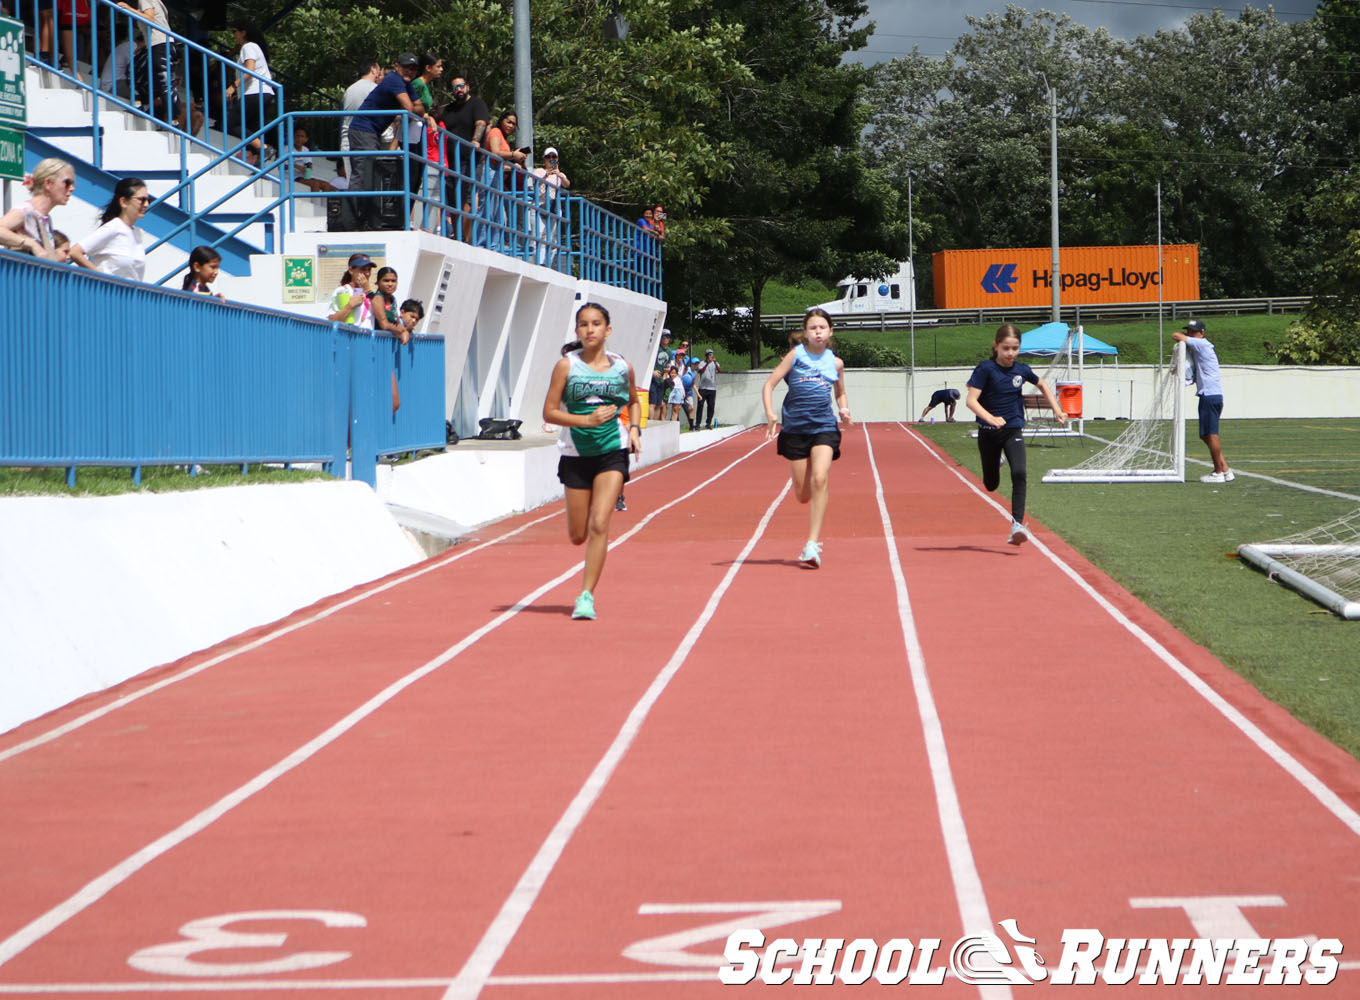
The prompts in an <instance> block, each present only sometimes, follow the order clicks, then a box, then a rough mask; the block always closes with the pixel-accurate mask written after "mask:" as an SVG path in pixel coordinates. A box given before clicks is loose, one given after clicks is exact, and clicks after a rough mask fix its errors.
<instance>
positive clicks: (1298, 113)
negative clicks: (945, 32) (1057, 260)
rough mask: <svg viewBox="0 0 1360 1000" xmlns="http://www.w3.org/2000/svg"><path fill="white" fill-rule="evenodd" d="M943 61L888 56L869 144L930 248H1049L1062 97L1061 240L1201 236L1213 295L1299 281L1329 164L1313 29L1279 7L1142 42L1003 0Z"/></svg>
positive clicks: (1204, 281) (1206, 286)
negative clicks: (910, 192) (910, 185)
mask: <svg viewBox="0 0 1360 1000" xmlns="http://www.w3.org/2000/svg"><path fill="white" fill-rule="evenodd" d="M970 26H971V29H972V30H971V31H970V32H969V34H967V35H965V36H964V37H962V38H960V39H959V41H958V42H957V43H956V44H955V46H954V48H953V51H952V52H951V53H950V54H949V55H948V56H947V57H945V58H944V59H941V60H933V59H927V58H925V57H923V56H921V55H920V54H919V53H914V54H913V55H911V56H909V57H907V58H906V59H902V60H897V61H895V62H894V63H890V64H887V65H885V66H883V67H881V68H880V70H879V75H878V77H877V79H876V81H875V85H874V86H873V88H872V89H871V91H870V100H871V103H873V105H874V108H875V112H874V117H873V118H872V120H871V124H870V128H869V130H868V131H867V133H866V139H865V145H866V150H867V151H868V155H870V157H871V159H872V161H873V162H874V163H875V164H876V165H878V166H880V167H882V168H883V169H884V170H886V171H887V172H888V174H889V176H890V177H892V178H894V180H895V181H896V182H897V183H899V184H900V181H901V178H902V177H903V176H904V175H905V174H906V172H908V171H910V172H911V174H912V177H913V179H914V180H915V181H916V190H917V191H919V192H920V195H921V197H920V206H921V210H920V215H919V216H918V217H923V218H925V219H926V220H928V221H929V223H930V225H929V233H930V235H929V236H928V237H927V239H926V240H924V241H923V243H922V248H923V249H925V250H928V251H930V250H944V249H972V248H984V247H1010V246H1045V245H1047V243H1048V237H1049V208H1050V206H1049V193H1048V192H1049V184H1048V156H1049V153H1048V139H1049V122H1048V102H1047V91H1048V87H1049V86H1050V85H1051V86H1052V87H1053V89H1054V90H1055V91H1056V93H1057V97H1058V119H1059V122H1058V149H1059V179H1060V189H1061V191H1060V201H1059V207H1060V219H1061V239H1062V242H1063V244H1064V245H1067V246H1080V245H1110V244H1123V243H1148V242H1152V241H1153V239H1154V238H1155V237H1156V234H1157V231H1158V218H1157V213H1156V210H1155V190H1156V187H1157V184H1158V182H1159V181H1160V183H1161V186H1162V190H1163V217H1162V220H1161V221H1162V227H1161V228H1162V234H1163V237H1164V239H1165V240H1166V241H1167V242H1191V243H1198V244H1200V260H1201V288H1202V293H1203V294H1204V295H1205V296H1206V297H1211V296H1222V295H1235V296H1243V295H1258V294H1286V293H1292V292H1297V291H1298V290H1299V289H1300V286H1301V285H1302V284H1303V283H1304V282H1305V280H1306V279H1305V276H1306V274H1307V273H1308V267H1309V261H1310V259H1311V258H1310V254H1309V252H1308V247H1309V239H1310V238H1309V236H1308V233H1307V230H1306V228H1305V226H1304V222H1303V213H1302V206H1303V204H1304V202H1305V200H1306V198H1307V196H1308V194H1309V192H1310V191H1311V190H1312V188H1313V187H1314V186H1315V185H1316V183H1317V180H1318V179H1319V177H1320V176H1324V175H1325V172H1326V170H1327V169H1328V167H1329V166H1330V164H1328V163H1327V162H1325V151H1323V150H1322V149H1320V148H1319V146H1318V145H1317V143H1315V142H1313V141H1311V140H1312V138H1313V137H1315V134H1316V132H1315V128H1314V123H1316V122H1319V121H1325V120H1327V118H1328V110H1327V106H1326V104H1325V102H1323V101H1321V100H1320V97H1319V94H1318V93H1317V90H1316V87H1315V86H1314V84H1315V82H1316V81H1317V79H1319V78H1318V77H1317V75H1316V73H1315V71H1316V70H1317V69H1318V68H1319V62H1320V55H1319V37H1320V36H1319V31H1318V27H1317V25H1316V24H1314V23H1313V22H1299V23H1294V24H1285V23H1282V22H1280V21H1279V20H1278V19H1277V18H1276V17H1275V15H1274V14H1273V13H1272V12H1270V11H1268V10H1267V11H1261V10H1255V9H1248V10H1246V11H1244V12H1242V14H1241V15H1240V16H1238V17H1236V18H1229V17H1227V16H1225V15H1224V14H1222V13H1221V12H1214V13H1213V14H1208V15H1199V14H1196V15H1193V16H1192V17H1190V18H1189V19H1188V20H1187V22H1186V25H1185V27H1184V28H1181V29H1177V30H1175V31H1163V32H1158V33H1157V34H1156V35H1153V36H1150V37H1143V38H1139V39H1137V40H1135V41H1133V42H1122V41H1118V40H1115V39H1113V38H1111V37H1110V36H1109V35H1108V34H1107V33H1105V32H1104V31H1101V30H1092V29H1089V28H1085V27H1083V26H1081V25H1076V24H1073V23H1072V22H1071V20H1070V19H1069V18H1067V17H1065V16H1060V15H1056V14H1051V13H1048V12H1045V11H1040V12H1038V13H1033V14H1031V13H1029V12H1027V11H1025V10H1022V9H1020V8H1018V7H1014V6H1012V7H1008V8H1007V9H1006V11H1005V12H1003V13H994V14H989V15H987V16H985V17H980V18H972V19H970Z"/></svg>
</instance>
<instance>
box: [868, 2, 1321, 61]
mask: <svg viewBox="0 0 1360 1000" xmlns="http://www.w3.org/2000/svg"><path fill="white" fill-rule="evenodd" d="M868 3H869V18H870V20H872V21H873V22H874V23H875V24H876V25H877V26H878V27H877V30H875V32H874V34H873V37H871V38H870V39H869V45H868V47H867V49H865V50H862V51H861V52H859V53H857V57H858V59H859V60H860V61H863V62H869V63H875V62H885V61H887V60H889V59H894V58H896V57H898V56H902V55H905V54H906V53H908V52H910V51H911V50H912V47H913V46H919V47H920V49H921V52H922V53H923V54H925V55H928V56H941V55H944V53H946V52H947V51H949V49H950V48H951V47H952V46H953V44H954V40H955V39H956V38H958V37H959V36H960V35H962V34H966V33H967V31H968V22H967V21H966V20H965V16H966V15H968V14H973V15H981V14H986V13H987V12H988V11H993V10H996V11H1000V10H1005V9H1006V3H1005V0H952V2H950V0H946V2H943V3H942V2H940V0H868ZM1016 6H1019V7H1024V8H1026V9H1028V10H1054V11H1059V12H1061V13H1064V14H1067V15H1069V16H1070V17H1071V18H1072V20H1073V21H1075V22H1077V23H1078V24H1085V25H1087V26H1089V27H1092V28H1098V27H1105V28H1108V29H1109V30H1110V33H1111V34H1112V35H1114V36H1116V37H1118V38H1136V37H1138V36H1139V35H1150V34H1152V33H1153V32H1155V31H1157V30H1158V29H1159V28H1176V27H1178V26H1179V25H1181V24H1183V23H1184V21H1185V19H1186V18H1187V17H1189V16H1190V15H1192V14H1194V13H1195V12H1196V11H1200V10H1213V9H1214V6H1215V5H1214V4H1213V3H1212V2H1210V0H1183V2H1180V3H1174V2H1169V0H1045V2H1039V0H1034V2H1021V3H1017V4H1016ZM1219 6H1221V7H1222V9H1223V11H1224V12H1225V13H1228V14H1232V15H1235V14H1237V13H1238V12H1240V11H1241V10H1242V9H1243V7H1245V6H1246V4H1245V3H1243V2H1242V0H1234V2H1230V3H1224V4H1221V5H1219ZM1252 6H1255V7H1264V6H1266V4H1265V3H1256V4H1252ZM1316 8H1317V3H1315V2H1313V0H1279V2H1278V3H1277V4H1276V6H1275V13H1276V15H1277V16H1279V18H1280V20H1282V21H1301V20H1306V19H1307V18H1309V17H1311V16H1312V15H1313V11H1314V10H1315V9H1316Z"/></svg>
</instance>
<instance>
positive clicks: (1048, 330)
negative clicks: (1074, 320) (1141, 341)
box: [1020, 323, 1119, 355]
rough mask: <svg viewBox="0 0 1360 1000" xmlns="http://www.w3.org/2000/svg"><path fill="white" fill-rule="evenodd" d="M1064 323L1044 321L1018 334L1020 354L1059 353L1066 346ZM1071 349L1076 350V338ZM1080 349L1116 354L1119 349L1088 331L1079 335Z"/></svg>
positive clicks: (1088, 351) (1065, 325) (1095, 352)
mask: <svg viewBox="0 0 1360 1000" xmlns="http://www.w3.org/2000/svg"><path fill="white" fill-rule="evenodd" d="M1067 331H1068V326H1067V324H1066V323H1045V324H1044V325H1043V326H1039V327H1035V328H1034V329H1033V330H1030V331H1029V332H1027V333H1022V334H1021V335H1020V353H1021V354H1060V353H1062V352H1063V351H1064V350H1066V348H1067ZM1072 351H1073V353H1075V352H1076V351H1077V338H1076V337H1073V338H1072ZM1081 351H1082V353H1083V354H1113V355H1117V354H1118V353H1119V349H1118V348H1116V347H1113V346H1111V345H1110V344H1107V343H1105V341H1103V340H1097V339H1096V338H1095V337H1092V336H1091V335H1090V334H1089V333H1084V334H1082V336H1081Z"/></svg>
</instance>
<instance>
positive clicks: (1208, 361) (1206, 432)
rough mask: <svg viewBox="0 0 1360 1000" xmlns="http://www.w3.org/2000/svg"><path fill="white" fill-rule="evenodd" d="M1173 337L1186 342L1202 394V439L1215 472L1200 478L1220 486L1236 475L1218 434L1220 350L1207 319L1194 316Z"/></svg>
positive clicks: (1193, 377)
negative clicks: (1208, 332)
mask: <svg viewBox="0 0 1360 1000" xmlns="http://www.w3.org/2000/svg"><path fill="white" fill-rule="evenodd" d="M1171 339H1172V340H1178V341H1180V342H1181V343H1182V344H1184V345H1185V357H1186V359H1187V360H1188V361H1189V362H1190V372H1189V376H1188V377H1189V378H1190V380H1191V381H1193V382H1194V383H1195V395H1197V396H1198V397H1199V439H1200V440H1201V441H1203V442H1204V443H1205V445H1206V446H1207V447H1208V449H1209V457H1210V458H1211V459H1213V462H1214V471H1213V472H1210V473H1208V474H1207V475H1203V476H1200V477H1199V481H1200V482H1201V483H1210V484H1211V485H1218V484H1220V483H1230V482H1232V481H1233V480H1234V479H1236V478H1237V477H1236V476H1235V475H1233V470H1232V469H1230V468H1228V460H1227V459H1226V458H1224V457H1223V444H1222V442H1221V441H1220V440H1219V437H1218V420H1219V417H1220V415H1222V413H1223V379H1222V377H1221V376H1220V374H1219V370H1218V352H1217V351H1215V350H1214V345H1213V344H1212V343H1210V342H1209V338H1208V337H1207V336H1205V329H1204V320H1202V319H1192V320H1190V321H1189V322H1188V323H1186V324H1185V330H1184V331H1180V330H1178V331H1176V332H1175V333H1173V334H1172V335H1171Z"/></svg>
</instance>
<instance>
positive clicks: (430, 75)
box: [411, 52, 444, 114]
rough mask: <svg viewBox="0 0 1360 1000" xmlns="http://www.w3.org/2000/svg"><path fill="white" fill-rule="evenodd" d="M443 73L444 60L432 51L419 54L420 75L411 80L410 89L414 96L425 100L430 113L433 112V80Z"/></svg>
mask: <svg viewBox="0 0 1360 1000" xmlns="http://www.w3.org/2000/svg"><path fill="white" fill-rule="evenodd" d="M443 75H444V60H443V59H440V58H439V57H438V56H437V55H435V54H434V53H433V52H422V53H421V54H420V75H418V76H417V77H416V78H415V79H414V80H412V81H411V89H412V90H414V91H415V92H416V97H418V98H420V99H421V100H422V101H424V102H425V107H426V108H428V109H429V111H430V114H434V82H435V81H436V80H438V79H439V78H440V77H441V76H443Z"/></svg>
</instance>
